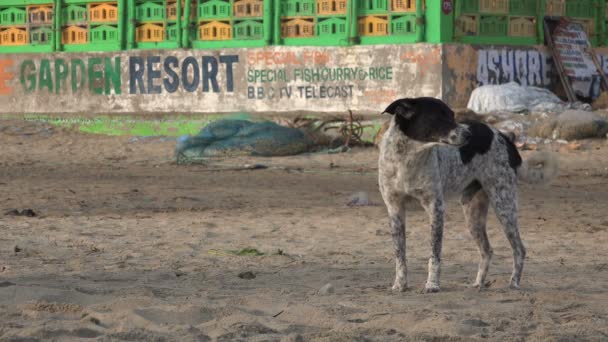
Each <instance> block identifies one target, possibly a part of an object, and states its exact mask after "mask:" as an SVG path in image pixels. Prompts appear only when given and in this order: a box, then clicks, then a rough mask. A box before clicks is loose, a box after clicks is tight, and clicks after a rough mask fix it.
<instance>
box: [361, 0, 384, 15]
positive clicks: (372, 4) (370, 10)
mask: <svg viewBox="0 0 608 342" xmlns="http://www.w3.org/2000/svg"><path fill="white" fill-rule="evenodd" d="M357 10H358V13H357V14H358V15H360V16H365V15H372V14H385V13H386V12H388V11H389V10H390V0H359V4H358V8H357Z"/></svg>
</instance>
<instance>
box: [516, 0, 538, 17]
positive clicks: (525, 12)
mask: <svg viewBox="0 0 608 342" xmlns="http://www.w3.org/2000/svg"><path fill="white" fill-rule="evenodd" d="M537 3H538V1H537V0H510V1H509V14H511V15H518V16H536V12H537Z"/></svg>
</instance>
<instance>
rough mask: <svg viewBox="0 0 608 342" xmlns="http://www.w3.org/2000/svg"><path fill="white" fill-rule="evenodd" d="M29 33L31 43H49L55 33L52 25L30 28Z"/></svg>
mask: <svg viewBox="0 0 608 342" xmlns="http://www.w3.org/2000/svg"><path fill="white" fill-rule="evenodd" d="M29 35H30V40H29V42H30V44H31V45H49V44H51V43H52V42H53V37H54V35H55V33H54V31H53V29H52V27H49V26H40V27H35V28H32V29H30V32H29Z"/></svg>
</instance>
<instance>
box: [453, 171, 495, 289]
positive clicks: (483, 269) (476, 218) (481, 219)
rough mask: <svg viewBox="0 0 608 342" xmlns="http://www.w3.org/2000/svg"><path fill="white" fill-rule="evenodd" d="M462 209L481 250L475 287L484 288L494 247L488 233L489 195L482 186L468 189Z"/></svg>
mask: <svg viewBox="0 0 608 342" xmlns="http://www.w3.org/2000/svg"><path fill="white" fill-rule="evenodd" d="M461 203H462V209H463V211H464V219H465V222H466V225H467V228H468V229H469V232H470V233H471V236H472V237H473V239H475V242H476V243H477V249H478V250H479V256H480V258H481V260H480V261H479V270H478V271H477V279H475V283H474V284H473V286H474V287H477V288H479V289H481V288H483V287H484V284H485V279H486V274H488V268H489V267H490V260H491V259H492V246H490V241H488V234H487V233H486V220H487V218H488V207H489V205H490V204H489V199H488V195H487V194H486V193H485V192H484V191H483V190H482V189H481V186H480V185H479V184H478V183H476V184H475V185H471V186H469V187H467V188H466V189H465V191H464V193H463V194H462V199H461Z"/></svg>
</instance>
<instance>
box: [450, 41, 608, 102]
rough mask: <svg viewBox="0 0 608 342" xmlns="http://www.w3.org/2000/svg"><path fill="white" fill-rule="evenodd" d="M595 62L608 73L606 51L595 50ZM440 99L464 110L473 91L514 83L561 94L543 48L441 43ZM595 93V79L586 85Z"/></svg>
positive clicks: (596, 90) (556, 77)
mask: <svg viewBox="0 0 608 342" xmlns="http://www.w3.org/2000/svg"><path fill="white" fill-rule="evenodd" d="M594 51H595V52H596V54H597V56H598V59H599V62H600V64H601V66H602V68H603V70H604V73H608V48H596V49H594ZM442 55H443V62H442V63H443V91H442V96H443V100H445V101H446V102H448V103H450V105H452V106H453V107H458V108H464V107H466V105H467V102H468V101H469V96H470V95H471V92H472V91H473V89H475V88H476V87H478V86H482V85H488V84H503V83H507V82H511V81H515V82H517V83H519V84H522V85H529V86H537V87H544V88H548V89H550V90H552V91H554V92H555V93H557V94H558V95H560V94H561V93H562V90H561V84H560V80H559V78H558V75H557V73H556V72H555V70H554V69H555V67H554V65H553V58H552V57H551V53H550V52H549V50H548V49H547V48H546V47H545V46H531V47H512V46H488V45H478V46H475V45H464V44H445V45H444V46H443V54H442ZM590 87H592V88H593V89H592V93H594V94H597V93H598V92H599V79H597V80H594V81H593V82H590Z"/></svg>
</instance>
